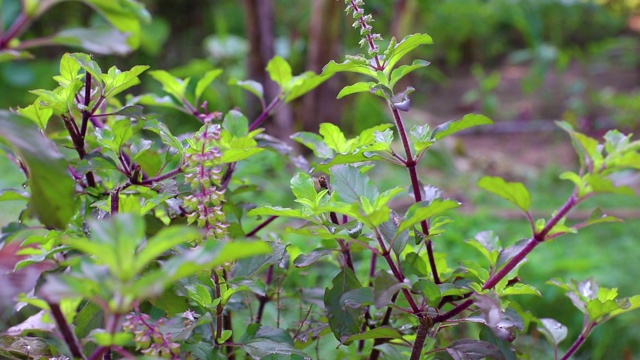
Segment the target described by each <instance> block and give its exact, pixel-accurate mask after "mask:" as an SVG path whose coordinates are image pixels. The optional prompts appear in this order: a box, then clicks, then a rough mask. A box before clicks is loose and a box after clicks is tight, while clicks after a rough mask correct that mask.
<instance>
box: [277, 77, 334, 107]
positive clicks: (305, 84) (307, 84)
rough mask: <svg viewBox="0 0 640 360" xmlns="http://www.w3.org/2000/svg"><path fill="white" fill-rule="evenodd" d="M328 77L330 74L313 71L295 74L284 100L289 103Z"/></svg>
mask: <svg viewBox="0 0 640 360" xmlns="http://www.w3.org/2000/svg"><path fill="white" fill-rule="evenodd" d="M328 78H329V76H325V75H318V74H316V73H314V72H313V71H305V72H303V73H302V74H300V75H296V76H294V77H293V79H292V80H291V85H290V86H289V88H288V89H287V94H286V97H285V99H284V101H285V102H287V103H288V102H291V101H293V100H295V99H297V98H299V97H300V96H302V95H304V94H306V93H308V92H309V91H311V90H313V89H315V88H316V87H318V86H319V85H320V84H322V83H323V82H325V81H326V80H327V79H328Z"/></svg>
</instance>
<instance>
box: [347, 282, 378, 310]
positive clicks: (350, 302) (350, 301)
mask: <svg viewBox="0 0 640 360" xmlns="http://www.w3.org/2000/svg"><path fill="white" fill-rule="evenodd" d="M340 305H342V307H343V308H347V307H349V308H353V309H357V308H360V307H363V306H368V305H373V289H372V288H370V287H361V288H357V289H353V290H351V291H347V292H346V293H344V294H343V295H342V296H341V297H340Z"/></svg>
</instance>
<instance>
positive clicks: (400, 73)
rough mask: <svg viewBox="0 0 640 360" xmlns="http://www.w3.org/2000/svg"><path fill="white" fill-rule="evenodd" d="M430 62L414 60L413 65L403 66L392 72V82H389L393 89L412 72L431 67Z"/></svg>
mask: <svg viewBox="0 0 640 360" xmlns="http://www.w3.org/2000/svg"><path fill="white" fill-rule="evenodd" d="M429 64H430V62H428V61H426V60H414V61H413V63H412V64H411V65H402V66H400V67H398V68H397V69H394V70H393V71H392V72H391V81H390V82H389V86H390V87H391V88H392V89H393V87H394V86H395V84H396V83H397V82H398V81H400V79H402V78H403V77H405V76H406V75H407V74H409V73H410V72H412V71H414V70H416V69H419V68H423V67H427V66H429Z"/></svg>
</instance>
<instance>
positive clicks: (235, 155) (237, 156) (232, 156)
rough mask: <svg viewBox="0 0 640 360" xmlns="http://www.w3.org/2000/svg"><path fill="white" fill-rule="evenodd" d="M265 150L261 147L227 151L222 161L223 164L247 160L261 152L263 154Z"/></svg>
mask: <svg viewBox="0 0 640 360" xmlns="http://www.w3.org/2000/svg"><path fill="white" fill-rule="evenodd" d="M263 150H264V149H262V148H259V147H249V148H244V149H227V150H225V152H224V153H223V154H222V157H221V158H220V161H221V162H223V163H234V162H238V161H241V160H244V159H247V158H249V157H251V156H253V155H255V154H257V153H259V152H262V151H263Z"/></svg>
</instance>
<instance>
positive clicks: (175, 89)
mask: <svg viewBox="0 0 640 360" xmlns="http://www.w3.org/2000/svg"><path fill="white" fill-rule="evenodd" d="M149 75H151V76H152V77H153V78H154V79H156V81H158V82H159V83H160V84H161V85H162V90H164V91H165V92H166V93H168V94H170V95H172V96H173V97H175V98H176V100H178V101H180V102H182V101H183V100H184V99H185V98H186V95H185V93H186V91H187V86H189V80H190V79H189V78H187V79H185V80H182V79H179V78H177V77H175V76H173V75H171V74H169V73H168V72H166V71H164V70H154V71H149Z"/></svg>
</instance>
